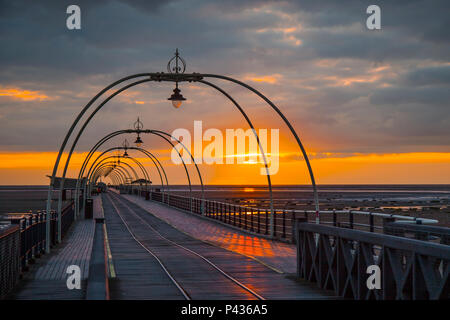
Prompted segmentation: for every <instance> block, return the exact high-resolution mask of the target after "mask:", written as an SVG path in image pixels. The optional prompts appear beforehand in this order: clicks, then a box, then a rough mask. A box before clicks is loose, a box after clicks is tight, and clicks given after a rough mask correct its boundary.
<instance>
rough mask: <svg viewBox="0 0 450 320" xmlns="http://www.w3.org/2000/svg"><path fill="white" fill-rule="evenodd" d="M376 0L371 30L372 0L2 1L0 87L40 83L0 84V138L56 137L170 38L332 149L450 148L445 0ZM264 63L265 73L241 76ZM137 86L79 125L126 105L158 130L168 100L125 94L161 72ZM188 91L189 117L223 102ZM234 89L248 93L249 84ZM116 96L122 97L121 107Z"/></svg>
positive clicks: (156, 61)
mask: <svg viewBox="0 0 450 320" xmlns="http://www.w3.org/2000/svg"><path fill="white" fill-rule="evenodd" d="M376 3H377V4H378V5H380V7H381V10H382V30H379V31H368V30H367V29H366V28H365V19H366V17H367V15H366V13H365V10H366V8H367V6H368V5H369V4H372V1H365V0H364V1H360V0H354V1H353V0H348V1H331V0H324V1H317V0H315V1H263V0H253V1H238V0H227V1H225V0H223V1H202V0H193V1H162V0H161V1H132V0H129V1H127V0H122V1H84V0H83V1H74V2H72V1H70V2H69V1H56V0H55V1H0V40H1V43H2V48H1V50H0V69H1V71H0V90H2V89H4V88H20V89H21V90H32V91H33V90H34V91H38V92H41V93H43V94H46V95H48V96H49V99H47V100H43V101H38V100H33V101H24V100H20V99H18V98H14V97H5V96H0V136H1V137H2V146H0V147H2V148H12V147H14V148H19V149H21V148H22V149H31V148H33V149H34V148H37V149H39V148H42V149H52V148H53V149H54V146H55V145H57V144H58V143H59V142H60V140H61V137H60V135H61V134H63V133H64V132H65V130H66V129H67V127H69V125H70V122H71V121H72V119H73V118H74V117H75V114H76V112H77V111H78V110H79V109H80V107H81V106H82V105H84V104H85V103H86V102H87V101H88V100H89V98H90V97H92V96H93V95H95V93H96V92H97V91H98V90H100V89H101V88H102V87H103V86H105V85H106V84H108V83H110V82H112V81H114V80H116V79H118V78H120V77H122V76H124V75H128V74H133V73H138V72H143V71H164V68H165V64H166V63H167V59H168V58H169V57H170V55H172V54H173V51H174V49H175V47H180V48H181V50H182V55H183V56H184V57H185V58H186V59H187V61H188V70H189V71H200V72H201V71H206V72H212V73H221V74H228V75H232V76H235V77H237V78H243V79H245V80H246V81H249V82H252V83H253V84H255V86H256V87H258V88H260V89H261V90H263V91H264V92H265V93H267V94H268V96H270V97H272V98H273V99H274V100H275V101H277V102H278V103H279V104H280V107H281V108H282V109H283V110H284V111H285V112H286V113H287V114H288V116H289V117H290V119H291V120H292V122H293V123H294V125H295V126H298V127H301V131H302V133H304V132H306V133H304V134H303V136H305V138H306V139H310V140H315V137H316V138H317V137H318V138H317V140H321V141H323V143H322V144H323V145H326V146H327V148H329V149H333V148H335V149H336V150H333V151H339V150H344V149H345V150H346V151H349V152H361V151H367V152H369V151H377V152H384V151H387V150H388V149H389V151H392V150H391V149H394V150H395V149H396V148H397V149H398V148H408V146H411V147H410V149H408V150H409V151H420V150H422V149H425V148H427V146H430V145H433V146H436V150H443V149H448V148H449V146H450V142H449V138H448V137H449V136H450V125H449V124H450V114H449V112H448V111H447V110H448V101H449V98H450V96H449V93H448V92H450V90H449V89H450V88H449V87H450V65H449V59H448V57H449V56H450V41H449V40H450V32H448V30H449V28H450V25H449V21H450V19H449V18H448V12H449V9H450V3H449V2H448V1H377V2H376ZM70 4H77V5H79V6H80V7H81V11H82V29H81V30H79V31H69V30H67V28H66V24H65V19H66V17H67V14H66V13H65V10H66V8H67V6H68V5H70ZM263 76H268V77H273V78H274V79H276V81H275V82H274V83H264V82H253V80H252V79H253V78H258V77H263ZM150 87H152V90H151V93H150V90H149V88H150ZM230 89H231V90H233V91H232V92H233V94H235V93H236V94H237V93H238V92H239V91H238V90H237V89H235V88H234V87H230ZM136 91H137V92H138V93H137V95H136V96H130V97H123V98H121V99H119V100H118V101H115V102H113V103H111V106H108V108H107V109H105V111H104V113H102V116H101V118H96V121H97V122H96V125H95V128H94V127H92V128H90V129H89V130H88V131H87V132H86V134H87V137H88V138H89V137H98V136H99V135H101V134H104V133H105V132H109V131H111V129H112V128H123V125H124V123H128V122H132V121H133V118H134V117H135V115H136V114H141V116H143V117H145V118H146V119H147V123H148V124H151V125H154V126H159V125H161V126H165V127H166V128H168V129H169V130H173V129H175V128H176V127H179V126H183V125H184V124H183V123H184V122H183V119H179V118H180V117H179V116H178V118H177V119H178V120H173V119H171V117H175V118H176V117H177V114H175V113H174V111H172V110H170V111H165V112H163V113H158V117H155V113H154V110H155V109H154V108H160V107H164V103H161V104H158V103H155V104H151V107H150V109H145V108H144V107H142V106H141V107H139V105H136V104H135V100H144V99H146V100H145V101H152V100H156V101H158V100H161V101H164V100H165V99H166V98H167V91H168V89H167V86H166V87H164V86H161V87H158V86H156V88H154V86H153V85H152V86H150V85H146V86H141V87H140V88H139V89H137V90H136ZM188 92H189V93H190V94H191V97H192V101H193V102H192V104H190V105H189V108H191V109H190V110H191V111H192V117H195V116H197V117H198V119H201V118H202V117H205V118H208V119H214V118H217V117H215V114H216V113H218V112H221V111H214V110H215V109H213V108H208V109H205V108H203V106H197V104H196V103H195V101H196V100H195V97H198V98H202V99H203V100H202V101H205V104H206V105H208V106H209V105H214V104H215V103H216V101H217V98H215V97H214V95H213V93H212V91H206V92H205V93H199V92H198V91H195V90H193V91H192V92H190V91H188ZM221 101H222V100H221ZM242 101H243V102H244V103H246V104H248V105H249V106H253V104H254V102H253V100H251V98H250V97H244V96H243V97H242ZM123 104H126V105H127V107H128V108H129V109H127V110H130V112H129V113H127V114H126V115H125V116H124V115H123V113H122V110H123V109H122V107H123ZM145 106H146V108H147V107H148V105H145ZM227 108H228V106H227V107H223V108H222V109H223V110H229V109H227ZM218 109H220V110H222V109H221V108H218ZM164 110H165V109H164ZM256 118H258V114H256ZM224 119H225V118H222V120H223V121H224ZM261 119H262V118H261ZM214 124H215V125H216V126H219V125H220V121H219V122H217V120H216V122H215V123H212V125H214ZM18 127H20V128H22V130H16V128H18ZM55 133H58V134H55ZM355 133H357V134H355ZM89 135H90V136H89ZM411 137H414V139H411ZM87 140H89V139H87ZM336 141H341V142H342V144H339V143H337V142H336ZM344 142H345V145H344ZM83 143H85V144H84V145H83V147H86V146H89V145H90V143H89V141H85V142H83ZM421 148H422V149H421ZM324 151H327V150H324Z"/></svg>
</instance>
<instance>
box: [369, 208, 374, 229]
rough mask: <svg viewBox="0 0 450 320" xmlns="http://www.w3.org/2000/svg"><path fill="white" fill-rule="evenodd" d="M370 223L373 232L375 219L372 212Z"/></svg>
mask: <svg viewBox="0 0 450 320" xmlns="http://www.w3.org/2000/svg"><path fill="white" fill-rule="evenodd" d="M369 225H370V227H369V228H370V232H373V231H374V219H373V214H372V212H371V213H370V216H369Z"/></svg>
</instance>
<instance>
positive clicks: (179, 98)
mask: <svg viewBox="0 0 450 320" xmlns="http://www.w3.org/2000/svg"><path fill="white" fill-rule="evenodd" d="M180 92H181V90H180V89H178V82H177V83H176V87H175V89H173V94H172V95H171V96H170V98H168V99H167V100H171V101H172V105H173V106H174V107H175V108H177V109H178V108H179V107H180V106H181V103H182V102H183V100H186V98H185V97H183V95H182V94H181V93H180Z"/></svg>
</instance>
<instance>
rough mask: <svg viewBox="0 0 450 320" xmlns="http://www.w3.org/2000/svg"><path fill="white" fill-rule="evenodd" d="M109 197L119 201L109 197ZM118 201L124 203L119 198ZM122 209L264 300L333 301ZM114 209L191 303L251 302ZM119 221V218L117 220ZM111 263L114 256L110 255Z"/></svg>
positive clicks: (330, 296)
mask: <svg viewBox="0 0 450 320" xmlns="http://www.w3.org/2000/svg"><path fill="white" fill-rule="evenodd" d="M112 196H113V197H120V196H117V195H112ZM121 200H125V199H124V198H123V197H121ZM125 201H126V205H127V206H129V207H131V208H132V209H133V211H134V212H135V213H137V214H138V215H139V216H140V217H141V218H142V219H144V220H145V221H146V222H147V223H149V224H150V225H151V226H152V227H153V228H155V229H156V230H158V232H160V233H161V234H162V235H164V236H165V237H167V238H169V239H170V240H172V241H175V242H177V243H179V244H181V245H183V246H185V247H187V248H189V249H191V250H193V251H196V252H198V253H200V254H202V255H204V256H205V257H207V258H208V259H210V260H211V261H212V262H213V263H215V264H216V265H218V266H219V267H220V268H222V269H223V270H225V271H226V272H227V273H229V274H230V275H232V276H233V277H234V278H236V279H237V280H239V281H241V282H242V283H244V284H245V285H246V286H248V287H249V288H251V289H253V290H255V291H257V292H258V294H260V295H262V296H263V297H265V298H267V299H334V298H335V297H334V296H333V294H332V293H331V292H324V291H322V290H319V289H318V288H316V287H314V285H311V284H309V283H306V282H301V281H296V280H294V279H292V276H291V277H289V276H288V275H286V274H279V273H276V272H274V271H273V270H271V269H269V268H267V267H266V266H264V265H262V264H260V263H258V262H256V261H254V260H253V259H250V258H247V257H245V256H242V255H239V254H236V253H234V252H230V251H227V250H224V249H222V248H219V247H215V246H212V245H209V244H206V243H204V242H202V241H199V240H196V239H194V238H192V237H190V236H187V235H186V234H184V233H182V232H180V231H178V230H176V229H175V228H173V227H171V226H170V225H169V224H167V223H165V222H163V221H161V220H160V219H158V218H156V217H155V216H154V215H152V214H150V213H149V212H148V211H146V210H144V209H142V208H141V207H139V206H137V205H136V204H134V203H132V202H130V201H128V200H125ZM116 205H117V206H118V207H119V209H120V210H121V214H122V215H123V216H124V217H125V218H126V221H127V223H129V225H130V227H131V228H132V229H133V232H135V234H136V236H138V237H139V239H140V240H141V241H142V242H143V243H144V244H145V245H146V246H148V247H149V248H151V250H152V251H154V252H155V253H157V255H158V256H159V257H160V259H161V260H163V262H164V263H165V264H166V266H167V267H168V269H169V271H171V272H172V273H173V275H174V276H175V278H176V279H177V280H178V281H179V282H180V284H182V285H183V287H184V288H185V289H186V290H187V291H188V292H189V294H190V295H191V296H192V298H194V299H251V298H254V297H253V296H251V295H248V294H245V293H243V292H242V290H240V289H239V287H237V286H236V285H235V284H233V283H231V281H230V280H228V279H226V278H225V277H224V276H223V275H220V274H219V277H218V276H217V275H218V273H217V271H215V270H212V269H211V268H212V267H210V266H209V265H207V264H206V263H205V262H203V261H199V258H193V255H192V254H189V253H187V252H186V251H185V250H182V249H180V248H178V247H174V246H173V245H170V244H168V243H167V241H161V239H158V237H155V235H154V233H153V234H152V232H151V231H150V230H151V229H150V228H149V227H148V226H145V224H144V223H142V221H139V220H138V219H136V218H133V215H132V214H131V213H130V212H129V211H128V210H127V209H126V206H120V205H119V203H116ZM119 219H120V218H119ZM113 259H114V253H113Z"/></svg>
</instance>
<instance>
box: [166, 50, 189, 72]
mask: <svg viewBox="0 0 450 320" xmlns="http://www.w3.org/2000/svg"><path fill="white" fill-rule="evenodd" d="M180 64H181V65H180ZM184 71H186V62H185V61H184V59H183V58H182V57H180V54H179V52H178V48H177V49H176V50H175V55H174V56H173V57H172V59H170V60H169V62H168V63H167V72H169V73H175V74H178V73H181V74H183V73H184Z"/></svg>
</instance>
